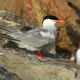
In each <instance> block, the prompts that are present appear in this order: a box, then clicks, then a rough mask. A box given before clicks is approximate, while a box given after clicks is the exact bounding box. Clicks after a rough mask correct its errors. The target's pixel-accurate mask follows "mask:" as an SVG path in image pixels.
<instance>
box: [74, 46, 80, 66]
mask: <svg viewBox="0 0 80 80" xmlns="http://www.w3.org/2000/svg"><path fill="white" fill-rule="evenodd" d="M74 60H75V63H76V64H78V65H80V47H79V48H78V49H77V51H76V53H75V56H74Z"/></svg>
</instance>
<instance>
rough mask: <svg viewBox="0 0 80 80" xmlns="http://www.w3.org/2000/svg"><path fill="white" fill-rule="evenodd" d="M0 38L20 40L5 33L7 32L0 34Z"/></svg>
mask: <svg viewBox="0 0 80 80" xmlns="http://www.w3.org/2000/svg"><path fill="white" fill-rule="evenodd" d="M0 38H6V39H9V40H13V41H20V40H17V39H15V38H13V37H12V36H10V35H7V34H0Z"/></svg>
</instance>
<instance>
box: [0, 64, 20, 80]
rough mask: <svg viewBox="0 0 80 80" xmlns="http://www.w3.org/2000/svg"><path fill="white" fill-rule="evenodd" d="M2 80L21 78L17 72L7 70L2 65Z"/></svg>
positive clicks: (0, 78)
mask: <svg viewBox="0 0 80 80" xmlns="http://www.w3.org/2000/svg"><path fill="white" fill-rule="evenodd" d="M0 80H21V79H20V78H19V77H18V76H17V75H16V74H14V73H11V72H9V71H7V69H5V68H4V67H2V66H0Z"/></svg>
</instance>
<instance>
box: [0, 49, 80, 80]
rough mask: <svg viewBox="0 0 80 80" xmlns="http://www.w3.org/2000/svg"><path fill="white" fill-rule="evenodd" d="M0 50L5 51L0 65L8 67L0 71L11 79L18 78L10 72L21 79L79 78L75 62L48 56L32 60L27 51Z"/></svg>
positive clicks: (57, 79)
mask: <svg viewBox="0 0 80 80" xmlns="http://www.w3.org/2000/svg"><path fill="white" fill-rule="evenodd" d="M0 51H1V52H2V51H3V52H4V53H6V54H5V55H3V56H0V65H2V66H3V67H5V68H6V69H8V71H7V70H6V69H4V68H2V69H1V70H0V72H3V73H8V74H5V75H6V76H7V75H8V76H7V77H8V78H10V79H11V80H18V79H15V76H16V75H15V76H14V74H11V75H10V73H11V72H12V73H15V74H17V75H18V76H20V78H21V79H22V80H53V79H54V80H75V79H77V80H79V75H80V72H79V71H78V72H77V70H79V69H80V66H77V65H76V64H73V63H70V62H66V61H60V60H58V61H56V60H55V59H48V58H46V59H45V60H39V59H34V60H33V59H31V58H29V57H28V56H27V54H28V53H27V52H26V53H22V52H19V51H15V50H11V49H2V50H0ZM25 54H26V56H24V55H25ZM32 58H34V57H32ZM35 58H36V57H35ZM66 74H67V75H66ZM11 76H13V77H11ZM75 76H76V77H75ZM4 77H5V76H4Z"/></svg>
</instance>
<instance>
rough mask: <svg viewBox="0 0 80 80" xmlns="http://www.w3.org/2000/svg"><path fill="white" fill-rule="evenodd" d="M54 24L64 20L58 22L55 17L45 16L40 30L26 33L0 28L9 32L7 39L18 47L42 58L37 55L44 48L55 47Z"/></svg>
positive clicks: (55, 33) (55, 34) (55, 28)
mask: <svg viewBox="0 0 80 80" xmlns="http://www.w3.org/2000/svg"><path fill="white" fill-rule="evenodd" d="M56 22H60V23H63V22H64V20H59V19H58V18H57V17H56V16H52V15H47V16H45V17H44V18H43V21H42V27H41V28H36V29H31V30H28V31H26V32H22V31H20V30H13V29H10V28H7V27H5V26H2V25H0V28H1V29H4V30H6V31H8V32H10V33H8V34H7V38H8V39H10V40H11V41H13V42H15V43H16V44H17V45H18V47H20V48H25V49H27V50H30V51H38V54H36V55H37V56H39V57H42V56H41V55H40V54H39V53H40V50H41V49H42V48H43V47H44V46H48V45H50V44H53V46H54V45H55V41H56V36H57V27H56V25H55V24H56Z"/></svg>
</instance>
